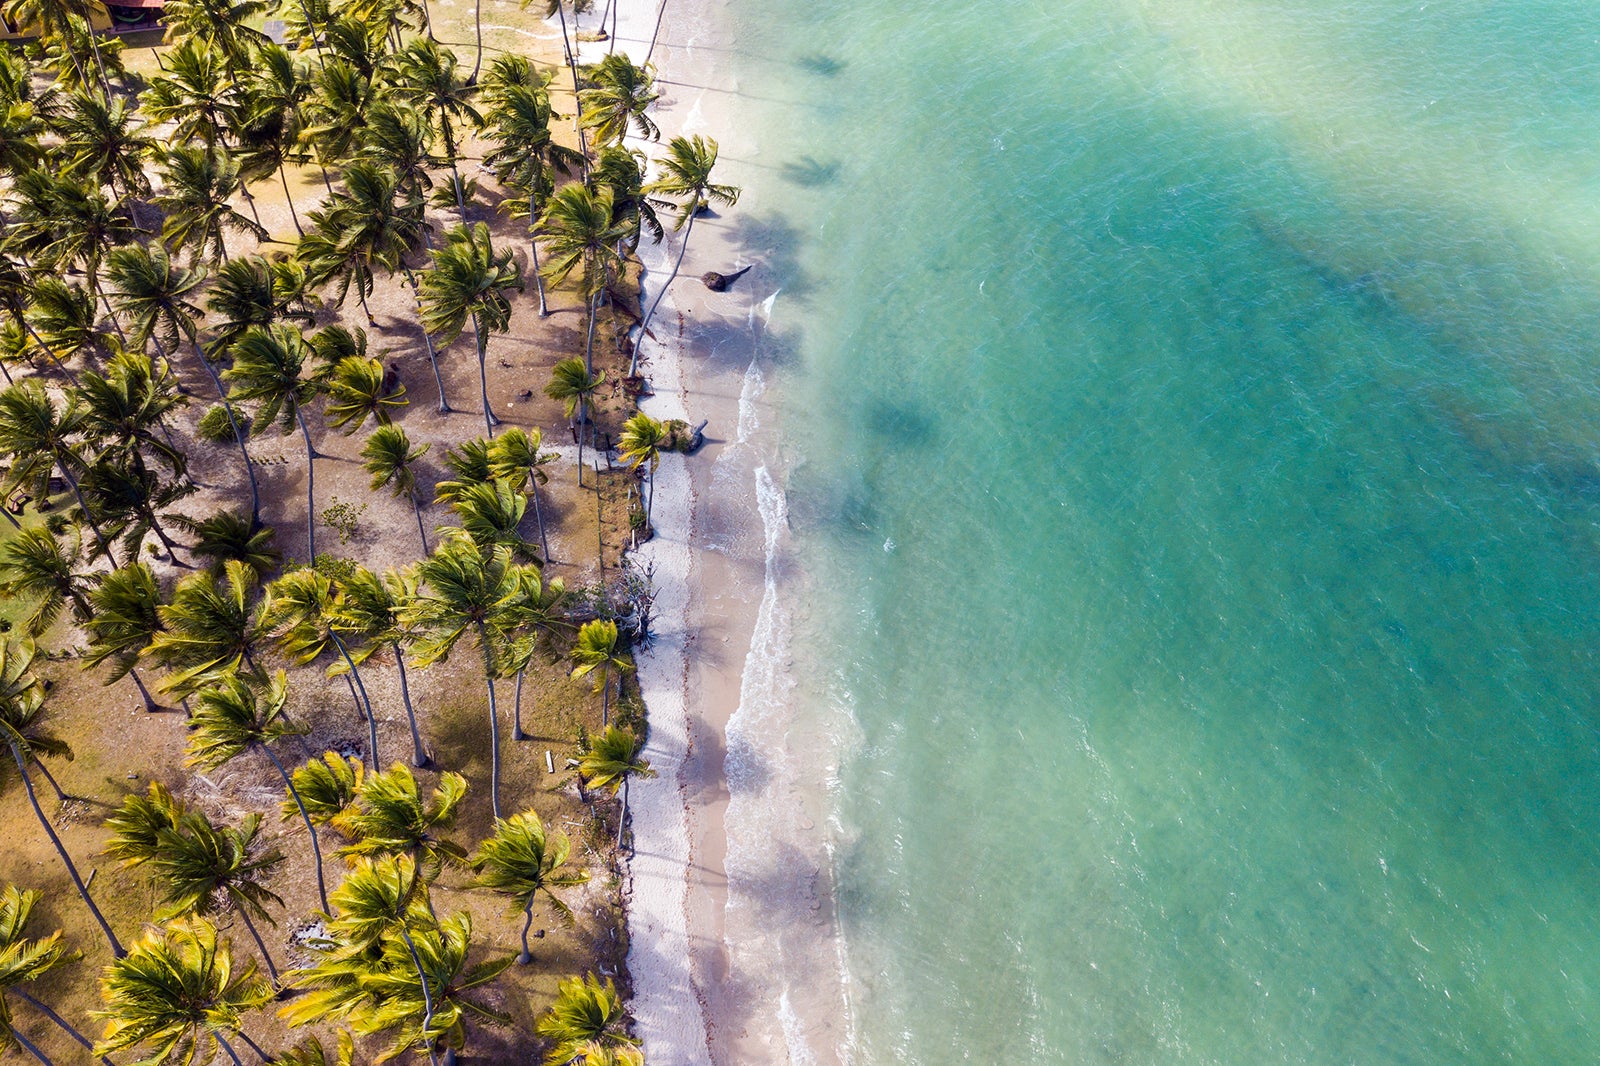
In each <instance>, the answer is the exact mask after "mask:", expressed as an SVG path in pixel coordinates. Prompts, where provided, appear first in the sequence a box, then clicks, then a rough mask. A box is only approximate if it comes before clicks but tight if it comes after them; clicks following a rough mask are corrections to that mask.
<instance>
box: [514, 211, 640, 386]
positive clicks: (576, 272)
mask: <svg viewBox="0 0 1600 1066" xmlns="http://www.w3.org/2000/svg"><path fill="white" fill-rule="evenodd" d="M535 232H536V233H537V234H538V235H540V236H543V237H544V239H545V246H546V248H547V249H548V251H549V253H550V258H549V260H548V261H547V262H546V263H545V265H544V276H545V279H546V280H548V281H549V282H550V283H551V284H552V285H560V284H562V283H563V282H565V281H566V280H567V279H568V278H570V277H574V276H576V277H577V279H578V291H579V293H581V294H582V296H583V300H584V312H585V314H586V316H587V333H586V335H585V340H584V345H583V367H584V369H585V370H587V371H589V372H590V373H591V374H592V373H593V372H594V325H595V314H596V311H597V309H598V307H599V300H600V296H601V294H602V293H604V292H605V291H606V287H607V286H608V285H609V283H610V279H611V276H612V274H613V272H615V271H617V270H619V269H620V268H621V266H622V260H621V257H620V256H619V255H618V253H617V248H618V246H619V245H621V244H622V243H623V242H624V241H626V240H627V238H628V236H629V228H628V226H627V225H626V224H625V223H621V222H618V221H617V219H616V215H615V202H614V199H613V197H612V195H611V190H610V189H604V188H603V189H599V190H598V191H596V190H591V189H589V188H587V187H585V186H583V185H566V186H563V187H562V188H560V189H558V190H556V193H555V195H554V196H552V197H550V202H549V203H548V204H546V205H545V209H544V217H543V218H542V219H541V220H540V222H539V226H538V228H537V229H536V230H535Z"/></svg>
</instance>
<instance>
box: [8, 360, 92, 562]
mask: <svg viewBox="0 0 1600 1066" xmlns="http://www.w3.org/2000/svg"><path fill="white" fill-rule="evenodd" d="M82 429H83V408H82V407H81V406H80V405H79V403H78V400H77V397H76V396H72V395H69V396H68V397H67V401H66V403H65V404H63V405H62V406H60V407H59V408H58V407H57V406H56V403H55V401H54V400H53V399H52V398H51V396H50V394H49V392H47V391H46V390H45V387H44V384H43V382H41V381H40V380H39V379H38V378H28V379H27V380H25V381H20V382H18V383H17V384H15V385H12V386H11V387H9V388H7V389H5V390H4V391H0V454H3V455H8V456H10V457H11V473H10V475H9V476H8V477H7V478H6V480H5V490H6V492H7V493H8V494H9V493H11V492H13V491H15V490H16V488H17V487H18V486H19V485H28V486H29V487H30V488H31V490H32V492H33V495H34V498H35V499H39V500H45V499H49V497H50V471H51V470H52V469H55V470H59V471H60V472H61V476H62V477H63V478H64V479H65V480H66V482H67V485H68V486H69V487H70V488H71V489H72V495H73V496H74V497H75V498H76V499H77V501H78V507H79V508H80V509H82V511H83V515H84V519H85V520H86V521H87V522H88V523H89V527H90V529H92V530H93V531H94V534H95V539H96V541H97V542H98V543H99V545H100V548H101V550H106V539H105V537H104V535H102V534H101V532H100V527H99V525H98V524H97V523H96V522H95V516H94V512H93V511H91V510H89V505H88V503H87V502H85V500H84V498H83V487H82V485H80V484H79V482H78V476H77V474H76V473H74V471H75V470H81V469H82V468H83V457H82V456H81V455H80V454H79V446H78V444H77V442H76V440H75V439H74V438H76V437H77V436H78V435H79V433H80V431H81V430H82Z"/></svg>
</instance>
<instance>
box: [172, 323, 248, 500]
mask: <svg viewBox="0 0 1600 1066" xmlns="http://www.w3.org/2000/svg"><path fill="white" fill-rule="evenodd" d="M189 343H190V345H191V346H193V348H194V355H195V358H196V359H198V360H200V366H201V367H202V368H204V369H205V372H206V376H207V377H209V378H210V379H211V384H212V385H214V386H215V387H216V390H217V397H218V398H219V399H220V400H221V401H222V409H223V411H225V412H227V415H228V425H229V426H230V427H231V428H232V429H233V439H234V441H235V442H237V443H238V445H239V454H240V455H241V456H243V457H244V472H245V473H246V474H247V475H249V478H250V521H251V522H252V523H254V524H255V525H260V523H261V486H260V485H258V484H256V464H255V463H253V462H251V460H250V449H248V448H246V447H245V446H244V432H243V431H242V430H241V429H240V428H239V419H238V418H237V417H236V416H235V414H234V411H233V404H232V403H230V402H229V401H228V393H227V390H225V389H224V388H223V387H222V379H221V378H219V377H217V371H216V369H215V368H214V367H213V366H212V365H211V360H209V359H207V358H206V353H205V352H203V351H201V350H200V342H199V341H198V340H197V339H196V338H195V336H194V334H192V333H191V334H190V335H189Z"/></svg>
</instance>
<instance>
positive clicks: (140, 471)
mask: <svg viewBox="0 0 1600 1066" xmlns="http://www.w3.org/2000/svg"><path fill="white" fill-rule="evenodd" d="M197 491H198V490H197V489H196V488H195V486H194V485H192V484H189V483H187V482H183V481H172V480H169V479H167V478H165V477H163V476H162V475H161V474H160V473H159V472H158V471H155V470H151V469H149V468H148V467H141V466H138V465H135V464H133V463H129V462H127V461H125V460H119V459H117V458H115V457H111V458H107V459H102V460H101V461H99V462H97V463H95V464H94V465H93V466H91V467H90V468H89V469H88V470H87V471H85V472H84V475H83V495H84V499H86V500H87V501H88V502H89V506H90V507H92V508H93V509H94V513H95V514H98V515H101V516H103V518H104V520H105V523H106V540H107V542H108V548H107V552H106V555H107V558H108V559H109V560H110V561H111V563H112V564H113V565H115V563H116V560H115V559H110V554H111V553H110V550H109V544H114V543H120V544H121V546H122V557H123V559H125V560H129V561H131V560H133V559H137V558H138V557H139V553H140V552H141V551H142V550H143V549H144V544H145V539H146V538H147V537H149V536H150V535H151V534H152V533H153V534H155V537H156V539H157V540H159V541H160V542H161V546H162V547H163V548H165V549H166V551H167V557H168V558H170V559H172V561H173V562H175V563H176V562H178V554H177V553H178V545H177V543H176V542H175V541H173V539H172V538H171V537H170V536H168V535H167V531H166V530H165V529H164V528H162V525H161V522H162V520H163V519H165V520H166V521H167V522H169V523H172V524H174V525H175V524H177V522H178V520H179V519H181V518H183V517H184V516H183V515H180V514H176V513H174V512H171V511H165V512H163V510H162V509H163V508H167V507H171V506H173V505H174V504H176V503H178V502H180V501H181V500H184V499H187V498H188V497H190V496H193V495H194V494H195V492H197ZM179 565H182V564H181V563H179Z"/></svg>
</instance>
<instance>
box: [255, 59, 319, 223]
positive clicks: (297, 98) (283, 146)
mask: <svg viewBox="0 0 1600 1066" xmlns="http://www.w3.org/2000/svg"><path fill="white" fill-rule="evenodd" d="M310 91H311V82H310V78H309V77H308V76H307V74H306V72H305V68H304V66H303V64H301V63H299V62H297V61H296V59H295V58H294V56H292V55H291V54H290V53H289V50H288V49H286V48H284V47H283V46H282V45H279V44H272V43H268V44H264V45H261V46H259V47H257V48H256V50H255V59H254V61H253V62H252V64H251V65H250V66H249V67H248V68H247V69H246V70H245V71H243V72H242V81H241V82H240V84H239V87H238V90H237V92H236V93H235V97H234V110H233V120H232V121H233V127H234V133H235V136H236V137H237V139H238V144H237V149H238V159H239V167H240V173H241V175H242V176H243V178H244V180H245V181H247V182H253V181H258V180H261V179H263V178H265V177H267V176H268V175H269V174H271V173H273V172H276V173H277V175H278V182H279V184H281V185H282V186H283V195H284V199H285V201H286V202H287V203H288V205H289V217H290V218H291V219H293V220H294V228H295V232H296V233H300V234H304V233H305V230H304V229H303V228H302V227H301V225H300V213H299V212H298V211H296V210H295V204H294V194H293V193H292V192H291V191H290V189H289V175H288V164H289V163H292V162H303V161H304V160H305V159H306V158H308V154H307V152H306V151H305V149H304V148H303V147H302V146H301V145H300V143H299V142H300V134H301V131H302V129H303V128H304V126H305V122H304V121H303V118H302V112H301V105H302V104H303V103H304V102H305V99H306V97H307V96H308V95H309V94H310ZM324 177H326V173H325V172H324Z"/></svg>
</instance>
